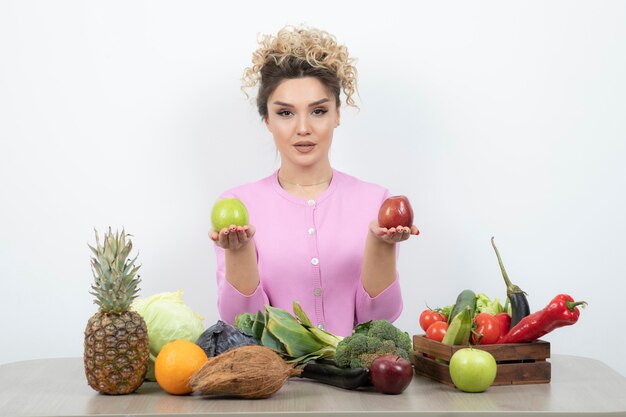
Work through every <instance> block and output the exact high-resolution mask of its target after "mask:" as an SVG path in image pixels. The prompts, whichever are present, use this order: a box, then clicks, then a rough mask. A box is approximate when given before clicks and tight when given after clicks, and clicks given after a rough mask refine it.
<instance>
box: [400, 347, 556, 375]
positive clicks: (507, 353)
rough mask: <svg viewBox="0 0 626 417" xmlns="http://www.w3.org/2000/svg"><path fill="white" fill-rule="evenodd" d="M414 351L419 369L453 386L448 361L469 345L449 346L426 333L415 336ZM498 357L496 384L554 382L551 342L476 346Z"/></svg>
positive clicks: (416, 365)
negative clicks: (548, 359)
mask: <svg viewBox="0 0 626 417" xmlns="http://www.w3.org/2000/svg"><path fill="white" fill-rule="evenodd" d="M413 346H414V350H415V351H414V352H412V354H411V355H410V356H411V358H410V359H411V362H412V363H413V365H414V366H415V372H416V373H417V374H419V375H423V376H426V377H428V378H432V379H434V380H436V381H439V382H443V383H445V384H449V385H453V384H452V379H451V378H450V371H449V367H448V364H447V362H448V361H449V360H450V358H451V357H452V355H453V354H454V352H456V351H457V350H459V349H462V348H464V347H467V346H449V345H444V344H443V343H440V342H436V341H434V340H430V339H427V338H426V337H424V336H423V335H416V336H413ZM474 348H476V349H482V350H485V351H488V352H489V353H491V354H492V355H493V356H494V359H495V360H496V363H497V366H498V372H497V375H496V379H495V381H494V383H493V385H512V384H513V385H515V384H544V383H549V382H550V376H551V368H550V362H548V361H546V359H547V358H549V357H550V343H548V342H545V341H541V340H538V341H536V342H532V343H512V344H502V345H483V346H474Z"/></svg>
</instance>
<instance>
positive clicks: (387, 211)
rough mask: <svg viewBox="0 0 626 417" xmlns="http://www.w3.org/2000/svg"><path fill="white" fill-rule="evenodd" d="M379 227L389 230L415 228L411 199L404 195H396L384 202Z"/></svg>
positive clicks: (379, 213) (381, 207) (380, 211)
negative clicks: (393, 228) (401, 227)
mask: <svg viewBox="0 0 626 417" xmlns="http://www.w3.org/2000/svg"><path fill="white" fill-rule="evenodd" d="M378 225H379V226H380V227H384V228H387V229H391V228H392V227H398V226H406V227H411V226H413V208H412V207H411V203H409V199H408V198H406V196H403V195H394V196H391V197H389V198H387V199H386V200H385V201H383V204H382V205H381V206H380V210H379V211H378Z"/></svg>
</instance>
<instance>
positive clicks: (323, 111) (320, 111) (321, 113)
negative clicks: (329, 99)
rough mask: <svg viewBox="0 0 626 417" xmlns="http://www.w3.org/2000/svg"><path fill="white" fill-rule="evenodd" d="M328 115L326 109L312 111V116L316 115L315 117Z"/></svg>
mask: <svg viewBox="0 0 626 417" xmlns="http://www.w3.org/2000/svg"><path fill="white" fill-rule="evenodd" d="M326 113H328V110H326V109H315V110H313V114H315V115H317V116H321V115H323V114H326Z"/></svg>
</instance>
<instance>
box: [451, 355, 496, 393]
mask: <svg viewBox="0 0 626 417" xmlns="http://www.w3.org/2000/svg"><path fill="white" fill-rule="evenodd" d="M497 371H498V367H497V364H496V360H495V359H494V357H493V355H492V354H491V353H489V352H487V351H484V350H481V349H474V348H471V347H469V348H463V349H459V350H457V351H456V352H454V354H453V355H452V357H451V358H450V377H451V378H452V382H453V383H454V385H455V386H456V387H457V388H458V389H460V390H461V391H465V392H483V391H485V390H486V389H487V388H489V387H490V386H491V384H493V381H494V380H495V379H496V373H497Z"/></svg>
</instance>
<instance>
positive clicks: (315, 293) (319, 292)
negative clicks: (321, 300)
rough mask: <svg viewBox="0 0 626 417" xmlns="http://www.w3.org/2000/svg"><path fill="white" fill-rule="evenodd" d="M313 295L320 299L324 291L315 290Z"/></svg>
mask: <svg viewBox="0 0 626 417" xmlns="http://www.w3.org/2000/svg"><path fill="white" fill-rule="evenodd" d="M313 295H315V296H316V297H319V296H320V295H322V289H321V288H316V289H314V290H313Z"/></svg>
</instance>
